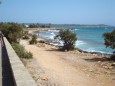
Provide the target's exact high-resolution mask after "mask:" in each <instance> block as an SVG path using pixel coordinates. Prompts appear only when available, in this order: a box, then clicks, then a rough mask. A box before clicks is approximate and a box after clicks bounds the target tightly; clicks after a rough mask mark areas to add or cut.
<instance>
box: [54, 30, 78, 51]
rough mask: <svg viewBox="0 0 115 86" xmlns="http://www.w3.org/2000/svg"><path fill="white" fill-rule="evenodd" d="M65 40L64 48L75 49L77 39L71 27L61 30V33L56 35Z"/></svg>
mask: <svg viewBox="0 0 115 86" xmlns="http://www.w3.org/2000/svg"><path fill="white" fill-rule="evenodd" d="M55 38H56V39H57V38H58V39H59V40H61V41H62V42H63V47H62V50H67V51H69V50H73V49H75V42H76V40H77V37H76V34H75V33H74V32H72V31H70V30H69V29H67V30H60V31H59V33H58V34H57V35H56V37H55Z"/></svg>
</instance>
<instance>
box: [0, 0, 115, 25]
mask: <svg viewBox="0 0 115 86" xmlns="http://www.w3.org/2000/svg"><path fill="white" fill-rule="evenodd" d="M0 1H2V3H1V4H0V22H18V23H55V24H107V25H115V0H0Z"/></svg>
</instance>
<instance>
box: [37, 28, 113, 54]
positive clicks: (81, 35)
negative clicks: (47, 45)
mask: <svg viewBox="0 0 115 86" xmlns="http://www.w3.org/2000/svg"><path fill="white" fill-rule="evenodd" d="M113 29H114V28H105V27H101V28H99V27H96V28H91V27H90V28H73V29H71V31H73V32H75V33H76V34H77V38H78V40H77V41H76V47H77V48H80V49H82V50H84V51H89V52H101V53H112V52H113V51H114V50H113V49H111V48H106V46H105V45H104V38H103V33H104V32H110V31H112V30H113ZM58 32H59V30H48V31H41V32H39V36H41V37H43V38H46V39H49V40H53V39H54V36H55V35H56V34H57V33H58ZM53 43H54V42H53ZM54 45H63V43H62V42H60V43H58V44H56V42H55V43H54Z"/></svg>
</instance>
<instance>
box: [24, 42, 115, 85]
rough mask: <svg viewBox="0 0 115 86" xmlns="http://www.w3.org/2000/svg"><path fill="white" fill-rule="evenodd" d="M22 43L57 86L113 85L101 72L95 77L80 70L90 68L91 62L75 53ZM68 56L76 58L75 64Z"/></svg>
mask: <svg viewBox="0 0 115 86" xmlns="http://www.w3.org/2000/svg"><path fill="white" fill-rule="evenodd" d="M22 44H23V45H24V46H25V48H26V50H28V51H31V52H32V53H33V57H34V58H36V60H37V62H38V63H39V64H40V66H41V68H42V69H43V70H44V71H45V73H46V74H47V77H48V79H50V80H52V81H54V82H57V83H59V86H113V85H115V83H114V82H113V81H111V80H109V79H108V78H107V77H105V76H103V74H102V75H99V76H100V77H98V78H97V79H96V78H94V77H90V76H88V75H87V74H86V73H87V72H84V71H82V68H90V67H92V66H91V65H93V64H89V63H87V62H86V61H84V60H82V59H81V58H77V57H76V55H71V54H68V53H65V54H64V52H56V51H50V50H47V49H45V48H40V47H37V46H35V45H28V44H27V43H26V42H22ZM75 57H76V58H77V59H76V58H75ZM70 58H72V59H73V60H74V59H75V60H76V61H75V63H74V65H76V66H73V62H72V61H73V60H69V59H70ZM76 62H77V63H76ZM95 79H96V80H95Z"/></svg>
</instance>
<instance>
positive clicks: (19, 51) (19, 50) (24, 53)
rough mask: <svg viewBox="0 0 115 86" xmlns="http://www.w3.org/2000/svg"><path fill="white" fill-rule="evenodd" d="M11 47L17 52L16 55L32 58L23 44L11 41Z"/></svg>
mask: <svg viewBox="0 0 115 86" xmlns="http://www.w3.org/2000/svg"><path fill="white" fill-rule="evenodd" d="M12 47H13V49H14V50H15V52H16V53H17V55H18V56H19V57H20V58H26V59H29V58H32V57H33V55H32V53H31V52H27V51H26V50H25V48H24V46H22V45H20V44H18V43H12Z"/></svg>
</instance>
